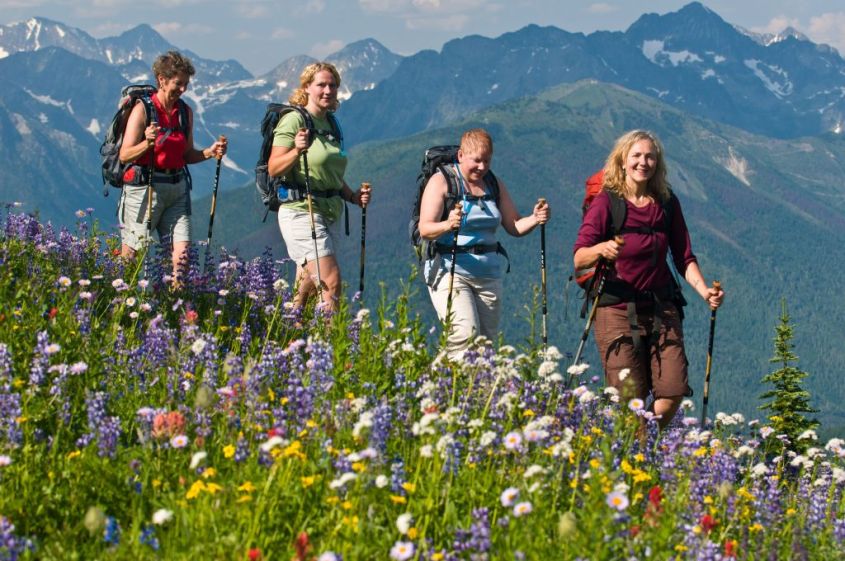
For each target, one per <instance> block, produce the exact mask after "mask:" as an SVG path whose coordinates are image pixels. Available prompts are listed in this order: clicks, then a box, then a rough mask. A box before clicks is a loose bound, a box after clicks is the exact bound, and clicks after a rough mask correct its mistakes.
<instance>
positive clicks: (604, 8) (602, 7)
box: [587, 2, 616, 14]
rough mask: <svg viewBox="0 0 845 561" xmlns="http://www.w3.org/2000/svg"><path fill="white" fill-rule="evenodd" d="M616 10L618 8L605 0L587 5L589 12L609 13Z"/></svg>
mask: <svg viewBox="0 0 845 561" xmlns="http://www.w3.org/2000/svg"><path fill="white" fill-rule="evenodd" d="M615 11H616V8H614V7H613V6H611V5H610V4H607V3H605V2H596V3H595V4H590V5H589V6H587V12H589V13H591V14H609V13H611V12H615Z"/></svg>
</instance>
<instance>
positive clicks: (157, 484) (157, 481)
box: [152, 479, 161, 489]
mask: <svg viewBox="0 0 845 561" xmlns="http://www.w3.org/2000/svg"><path fill="white" fill-rule="evenodd" d="M152 485H153V489H158V488H159V487H161V479H153V480H152Z"/></svg>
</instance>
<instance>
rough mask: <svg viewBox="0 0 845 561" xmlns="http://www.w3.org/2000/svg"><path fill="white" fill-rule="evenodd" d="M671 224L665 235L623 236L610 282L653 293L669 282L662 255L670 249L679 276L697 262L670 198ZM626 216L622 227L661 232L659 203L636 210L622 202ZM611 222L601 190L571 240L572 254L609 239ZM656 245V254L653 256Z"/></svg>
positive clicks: (607, 199) (677, 208) (681, 218)
mask: <svg viewBox="0 0 845 561" xmlns="http://www.w3.org/2000/svg"><path fill="white" fill-rule="evenodd" d="M671 204H674V205H675V206H674V208H673V209H672V213H671V214H672V223H671V224H670V225H669V235H668V237H667V233H666V232H664V231H659V232H652V233H648V234H641V233H636V232H632V233H626V234H623V238H624V239H625V245H624V246H623V247H622V248H621V250H620V252H619V258H618V259H617V260H616V267H615V269H616V274H615V275H612V276H611V277H610V278H611V279H614V278H615V279H619V280H622V281H625V282H626V283H628V284H630V285H632V286H633V287H634V288H636V289H637V290H638V291H643V290H657V289H661V288H665V287H667V286H669V285H670V283H671V282H672V273H671V271H670V270H669V265H668V263H667V262H666V252H667V251H668V250H669V248H670V247H671V249H672V260H673V261H674V262H675V268H677V270H678V273H680V275H681V276H683V275H684V273H685V272H686V270H687V266H688V265H689V264H690V263H692V262H693V261H697V260H696V257H695V255H694V254H693V252H692V246H691V244H690V237H689V231H687V225H686V222H685V221H684V215H683V213H682V212H681V204H680V202H679V201H678V198H677V197H673V198H672V203H671ZM625 206H626V207H627V213H626V216H625V223H624V224H623V227H625V228H639V227H650V228H655V229H660V230H663V229H664V228H663V221H664V217H663V214H664V213H663V207H662V206H661V205H660V204H659V203H651V204H648V205H646V206H644V207H642V208H638V207H636V206H634V205H633V204H631V203H630V202H628V201H625ZM612 228H613V226H612V219H611V216H610V196H609V195H608V194H607V193H606V192H605V191H602V192H601V193H599V194H598V195H596V197H595V198H594V199H593V201H592V203H591V204H590V208H589V209H588V210H587V214H586V215H585V216H584V221H583V222H582V223H581V228H579V230H578V238H577V239H576V240H575V247H574V249H573V252H575V251H578V250H579V249H581V248H582V247H592V246H594V245H596V244H597V243H600V242H603V241H607V240H608V239H610V237H611V236H612V232H611V230H612ZM655 245H656V250H657V252H656V254H655Z"/></svg>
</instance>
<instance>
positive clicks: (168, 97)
mask: <svg viewBox="0 0 845 561" xmlns="http://www.w3.org/2000/svg"><path fill="white" fill-rule="evenodd" d="M190 82H191V77H190V76H188V75H187V74H185V73H184V72H179V73H177V74H176V75H174V76H173V77H172V78H165V77H164V76H159V77H158V91H159V93H160V94H161V96H162V101H164V102H165V103H166V104H167V105H169V104H171V103H174V102H175V101H176V100H177V99H179V97H181V96H182V94H183V93H185V91H186V90H187V89H188V84H189V83H190Z"/></svg>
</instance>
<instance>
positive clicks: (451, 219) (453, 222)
mask: <svg viewBox="0 0 845 561" xmlns="http://www.w3.org/2000/svg"><path fill="white" fill-rule="evenodd" d="M463 215H464V211H463V205H462V204H461V203H456V204H455V207H454V208H453V209H452V210H450V211H449V216H448V217H447V218H446V222H448V224H449V229H450V230H457V229H458V228H460V227H461V218H462V217H463Z"/></svg>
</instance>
